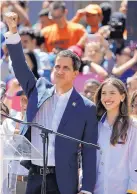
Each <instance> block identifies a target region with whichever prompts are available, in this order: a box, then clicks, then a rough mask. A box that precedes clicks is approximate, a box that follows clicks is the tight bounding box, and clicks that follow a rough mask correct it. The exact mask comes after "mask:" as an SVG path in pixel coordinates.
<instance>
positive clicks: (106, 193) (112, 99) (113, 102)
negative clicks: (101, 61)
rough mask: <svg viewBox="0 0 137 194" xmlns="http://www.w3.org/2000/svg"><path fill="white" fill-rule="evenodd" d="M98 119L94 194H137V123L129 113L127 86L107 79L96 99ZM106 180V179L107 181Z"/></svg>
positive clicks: (112, 79) (116, 80) (118, 81)
mask: <svg viewBox="0 0 137 194" xmlns="http://www.w3.org/2000/svg"><path fill="white" fill-rule="evenodd" d="M95 103H96V105H97V117H98V121H99V122H98V133H99V138H98V144H99V146H100V150H99V151H97V181H96V186H95V190H94V192H93V193H94V194H124V193H128V192H127V190H133V191H135V193H136V192H137V174H136V172H135V169H136V161H137V152H136V148H137V121H134V120H133V119H132V118H130V116H129V113H128V94H127V90H126V87H125V85H124V83H123V82H122V81H121V80H119V79H116V78H108V79H106V80H105V81H104V82H103V83H102V84H101V85H100V86H99V88H98V91H97V93H96V97H95ZM104 177H105V178H104Z"/></svg>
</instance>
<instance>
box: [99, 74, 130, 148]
mask: <svg viewBox="0 0 137 194" xmlns="http://www.w3.org/2000/svg"><path fill="white" fill-rule="evenodd" d="M108 83H110V84H112V85H113V86H114V87H116V88H117V89H118V91H119V93H120V94H121V95H122V94H124V95H125V99H124V101H123V102H121V103H120V106H119V114H118V116H117V118H116V120H115V122H114V124H113V131H112V135H111V138H110V143H111V144H112V145H115V144H117V143H118V141H119V140H122V143H125V142H126V138H127V131H128V127H129V114H128V95H127V90H126V87H125V85H124V83H123V82H122V81H121V80H119V79H117V78H113V77H111V78H108V79H106V80H105V81H104V82H103V83H102V84H101V85H100V87H99V88H98V90H97V92H96V95H95V103H96V106H97V118H98V120H100V119H101V117H102V116H103V114H104V113H105V112H106V109H105V107H104V106H103V104H102V103H101V93H102V88H103V86H104V85H106V84H108Z"/></svg>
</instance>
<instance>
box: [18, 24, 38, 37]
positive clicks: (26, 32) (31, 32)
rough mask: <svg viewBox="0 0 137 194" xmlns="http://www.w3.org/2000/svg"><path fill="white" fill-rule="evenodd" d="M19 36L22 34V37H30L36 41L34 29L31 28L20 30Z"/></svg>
mask: <svg viewBox="0 0 137 194" xmlns="http://www.w3.org/2000/svg"><path fill="white" fill-rule="evenodd" d="M19 34H20V36H25V35H28V36H30V38H31V39H34V38H35V35H34V30H33V29H32V28H29V27H23V28H21V29H20V30H19Z"/></svg>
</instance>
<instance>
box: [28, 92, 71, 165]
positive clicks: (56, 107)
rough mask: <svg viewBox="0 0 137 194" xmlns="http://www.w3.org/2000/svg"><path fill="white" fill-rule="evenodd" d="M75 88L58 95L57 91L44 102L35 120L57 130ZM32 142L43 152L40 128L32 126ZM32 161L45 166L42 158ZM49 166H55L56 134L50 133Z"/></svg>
mask: <svg viewBox="0 0 137 194" xmlns="http://www.w3.org/2000/svg"><path fill="white" fill-rule="evenodd" d="M72 90H73V88H71V89H70V90H69V91H68V92H66V93H64V94H61V95H58V94H57V93H56V92H55V93H54V94H53V96H52V97H50V98H49V99H47V100H46V101H45V103H43V104H42V106H41V107H40V109H39V111H38V112H37V114H36V117H35V118H34V120H33V122H36V123H38V124H40V125H43V126H44V127H46V128H47V129H51V130H53V131H55V132H57V129H58V126H59V124H60V121H61V118H62V116H63V113H64V111H65V108H66V106H67V103H68V100H69V97H70V95H71V93H72ZM31 131H32V132H31V143H32V144H33V145H34V146H35V147H36V148H37V149H38V151H39V152H40V153H41V154H42V152H43V150H42V139H41V136H40V132H41V131H40V130H39V129H37V128H35V127H32V129H31ZM32 163H33V164H35V165H38V166H43V162H42V161H41V160H35V161H34V160H32ZM48 166H55V135H54V134H49V146H48Z"/></svg>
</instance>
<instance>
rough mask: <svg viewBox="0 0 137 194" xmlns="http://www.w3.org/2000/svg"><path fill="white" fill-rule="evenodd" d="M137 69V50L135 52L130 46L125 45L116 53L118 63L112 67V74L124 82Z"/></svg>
mask: <svg viewBox="0 0 137 194" xmlns="http://www.w3.org/2000/svg"><path fill="white" fill-rule="evenodd" d="M136 71H137V50H135V51H134V52H133V51H132V50H131V49H130V47H125V48H124V49H122V50H121V51H120V52H119V53H117V54H116V64H115V66H114V68H113V69H112V74H113V75H114V76H116V77H118V78H119V79H121V80H122V81H123V82H124V83H126V81H127V78H128V77H132V76H133V75H134V74H135V72H136Z"/></svg>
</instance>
